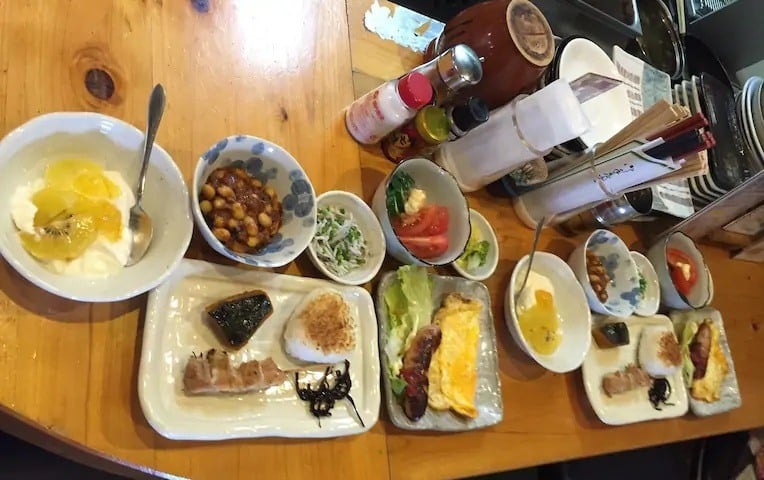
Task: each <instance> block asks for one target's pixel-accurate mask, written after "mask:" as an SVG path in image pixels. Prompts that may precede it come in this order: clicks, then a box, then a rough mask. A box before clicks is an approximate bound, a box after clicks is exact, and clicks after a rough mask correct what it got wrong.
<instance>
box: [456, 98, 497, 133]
mask: <svg viewBox="0 0 764 480" xmlns="http://www.w3.org/2000/svg"><path fill="white" fill-rule="evenodd" d="M488 116H489V113H488V105H486V103H485V102H484V101H483V100H482V99H480V98H479V97H470V98H468V99H467V101H466V102H465V103H463V104H462V105H456V106H451V107H448V108H447V109H446V117H448V123H449V125H450V129H451V131H450V132H449V134H448V140H449V141H453V140H456V139H457V138H461V137H463V136H465V135H467V132H469V131H470V130H472V129H473V128H475V127H477V126H478V125H482V124H483V123H485V122H487V121H488Z"/></svg>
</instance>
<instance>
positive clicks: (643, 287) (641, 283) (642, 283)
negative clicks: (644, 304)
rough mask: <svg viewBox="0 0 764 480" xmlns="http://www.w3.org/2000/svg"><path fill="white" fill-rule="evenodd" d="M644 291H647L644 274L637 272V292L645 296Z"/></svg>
mask: <svg viewBox="0 0 764 480" xmlns="http://www.w3.org/2000/svg"><path fill="white" fill-rule="evenodd" d="M645 292H647V280H645V276H644V275H642V272H639V294H640V295H641V296H642V298H645Z"/></svg>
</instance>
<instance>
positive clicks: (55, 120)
mask: <svg viewBox="0 0 764 480" xmlns="http://www.w3.org/2000/svg"><path fill="white" fill-rule="evenodd" d="M143 138H144V135H143V132H141V131H140V130H138V129H137V128H135V127H134V126H132V125H130V124H127V123H125V122H123V121H122V120H118V119H116V118H113V117H109V116H106V115H101V114H99V113H91V112H60V113H49V114H46V115H42V116H39V117H36V118H33V119H32V120H30V121H28V122H27V123H25V124H23V125H21V126H20V127H18V128H17V129H16V130H14V131H12V132H11V133H9V134H8V135H6V137H5V138H3V139H2V141H0V169H2V172H3V174H2V175H0V191H1V192H3V193H4V195H6V201H5V202H0V229H1V230H2V235H0V253H2V255H3V257H4V258H5V259H6V260H7V261H8V263H10V264H11V265H12V266H13V268H15V269H16V271H18V272H19V273H20V274H21V275H22V276H24V278H26V279H27V280H29V281H30V282H32V283H34V284H35V285H37V286H38V287H40V288H43V289H45V290H47V291H49V292H51V293H53V294H55V295H58V296H60V297H64V298H68V299H71V300H79V301H83V302H115V301H118V300H123V299H125V298H130V297H134V296H136V295H140V294H141V293H144V292H146V291H148V290H151V289H152V288H154V287H156V286H157V285H159V284H160V283H162V282H163V281H164V280H165V279H166V278H167V277H168V276H169V275H170V274H171V273H172V272H173V270H174V269H175V267H176V266H177V265H178V263H179V262H180V260H181V259H182V258H183V255H184V254H185V253H186V249H187V248H188V244H189V242H190V241H191V232H192V230H193V222H192V220H191V211H190V208H189V205H188V189H187V188H186V183H185V182H184V181H183V175H182V174H181V172H180V170H179V169H178V167H177V165H176V164H175V162H174V161H173V159H172V157H170V155H169V154H168V153H167V152H166V151H165V150H164V149H163V148H162V147H160V146H159V145H157V144H155V145H154V148H153V150H152V152H151V159H150V163H149V169H148V174H147V175H146V189H145V192H144V195H143V208H144V210H146V213H148V215H149V216H150V217H151V221H152V224H153V226H154V237H153V239H152V241H151V245H150V247H149V249H148V251H147V252H146V256H145V257H143V258H142V259H141V260H140V261H139V262H138V263H137V264H135V265H133V266H131V267H125V268H123V269H122V270H120V271H119V272H118V273H116V274H114V275H111V276H109V277H105V278H92V277H73V276H66V275H61V274H57V273H54V272H52V271H50V270H48V269H46V268H45V267H44V266H43V265H42V264H41V263H40V262H38V261H37V260H36V259H34V258H33V257H32V256H31V255H30V254H29V253H27V251H26V250H24V247H23V246H22V245H21V241H20V239H19V235H18V231H17V229H16V226H15V225H14V223H13V220H12V219H11V210H10V208H11V207H10V205H9V202H8V200H9V198H10V196H11V195H12V194H13V192H14V190H15V189H16V187H18V186H20V185H26V184H29V183H31V182H33V181H34V180H37V179H40V178H43V175H44V173H45V168H46V167H47V166H48V165H49V164H50V163H53V162H55V161H57V160H60V159H63V158H86V159H92V160H94V161H96V162H98V163H100V164H102V165H103V166H104V168H105V169H106V170H113V171H117V172H119V173H120V174H121V175H122V177H123V178H124V180H125V182H126V183H127V184H128V185H133V184H134V183H135V181H136V179H137V178H138V170H139V169H140V157H141V155H142V152H143Z"/></svg>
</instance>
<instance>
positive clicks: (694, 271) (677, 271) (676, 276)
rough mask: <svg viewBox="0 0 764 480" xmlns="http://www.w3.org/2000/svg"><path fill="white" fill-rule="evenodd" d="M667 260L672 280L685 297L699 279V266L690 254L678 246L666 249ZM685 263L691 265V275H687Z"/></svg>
mask: <svg viewBox="0 0 764 480" xmlns="http://www.w3.org/2000/svg"><path fill="white" fill-rule="evenodd" d="M666 262H667V263H668V266H669V273H670V274H671V280H672V281H673V282H674V286H676V289H677V290H678V291H679V293H681V294H682V295H684V296H685V297H686V296H688V295H689V294H690V291H691V290H692V287H694V286H695V284H696V283H697V281H698V267H697V266H696V265H695V262H693V261H692V259H691V258H690V256H689V255H687V254H686V253H684V252H683V251H681V250H678V249H676V248H667V249H666ZM683 265H688V266H689V272H688V273H689V275H687V276H685V271H684V268H686V267H683Z"/></svg>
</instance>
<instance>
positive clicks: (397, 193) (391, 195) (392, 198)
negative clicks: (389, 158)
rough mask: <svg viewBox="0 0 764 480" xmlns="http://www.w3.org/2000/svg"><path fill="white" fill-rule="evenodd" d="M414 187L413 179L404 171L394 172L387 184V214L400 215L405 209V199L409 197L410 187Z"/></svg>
mask: <svg viewBox="0 0 764 480" xmlns="http://www.w3.org/2000/svg"><path fill="white" fill-rule="evenodd" d="M412 188H414V179H413V178H411V175H409V174H408V173H406V172H396V173H395V174H393V176H392V177H391V178H390V182H389V183H388V184H387V190H386V191H385V193H386V197H387V198H386V202H385V203H386V205H387V214H388V215H389V216H391V217H397V216H399V215H401V214H402V213H403V212H404V210H405V205H406V200H408V198H409V194H410V193H411V189H412Z"/></svg>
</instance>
